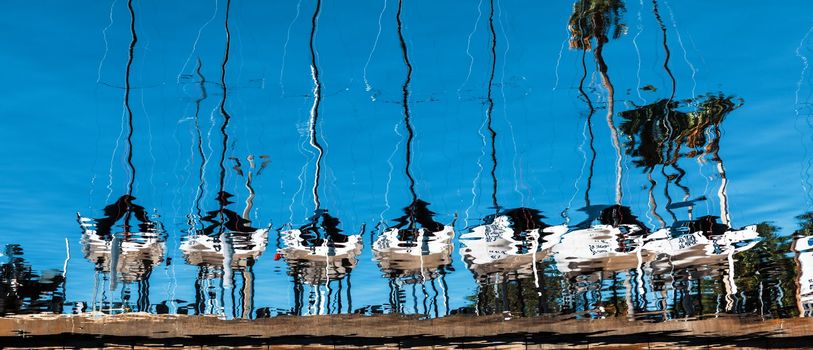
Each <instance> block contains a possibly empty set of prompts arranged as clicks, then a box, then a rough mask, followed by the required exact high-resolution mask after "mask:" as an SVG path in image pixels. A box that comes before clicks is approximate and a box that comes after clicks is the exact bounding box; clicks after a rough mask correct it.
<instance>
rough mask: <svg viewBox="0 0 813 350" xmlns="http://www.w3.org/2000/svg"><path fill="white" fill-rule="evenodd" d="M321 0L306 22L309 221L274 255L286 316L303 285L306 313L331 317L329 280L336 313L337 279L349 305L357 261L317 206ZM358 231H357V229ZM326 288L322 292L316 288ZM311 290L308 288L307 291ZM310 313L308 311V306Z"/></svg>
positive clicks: (349, 241)
mask: <svg viewBox="0 0 813 350" xmlns="http://www.w3.org/2000/svg"><path fill="white" fill-rule="evenodd" d="M321 7H322V2H321V0H317V1H316V4H315V6H314V12H313V16H312V20H311V33H310V41H309V48H310V56H311V62H310V68H311V78H312V79H313V90H312V92H313V104H312V106H311V110H310V118H309V120H308V129H309V130H308V131H309V133H308V134H309V141H310V145H311V147H312V148H313V150H314V152H315V154H316V160H315V162H314V163H315V164H314V174H313V187H312V195H313V204H314V214H313V216H311V218H310V220H309V223H307V224H305V225H303V226H301V227H300V228H299V229H290V230H286V231H283V232H281V233H280V235H281V236H282V239H283V242H284V244H285V247H284V248H282V249H280V250H278V256H279V257H283V258H284V259H285V262H286V263H287V264H288V273H289V274H290V275H291V276H292V277H293V282H294V294H295V297H294V298H295V301H294V303H295V305H294V307H293V310H292V313H294V314H296V315H300V314H302V306H303V298H304V291H303V288H302V287H303V284H307V285H310V286H312V287H314V288H315V293H312V294H311V297H312V298H311V303H310V305H309V307H308V314H324V313H331V312H332V309H331V302H330V298H331V297H333V296H332V295H331V294H332V289H331V288H332V287H331V282H333V281H338V286H339V291H338V292H337V293H336V297H337V299H336V300H335V301H336V302H337V304H338V305H337V309H338V311H341V308H342V307H341V300H342V295H341V288H342V280H344V279H346V280H347V285H348V287H347V301H348V309H351V308H352V305H350V280H349V277H350V272H351V271H352V270H353V268H354V267H355V266H356V264H357V263H358V261H357V258H356V257H357V256H358V255H359V254H360V253H361V234H354V235H344V234H342V233H341V230H340V229H339V219H338V218H335V217H333V216H331V215H330V214H329V213H328V211H327V209H324V208H323V207H322V202H321V200H320V197H319V185H320V182H321V176H322V158H323V157H324V155H325V151H324V149H323V147H322V145H321V143H320V142H319V133H318V130H317V127H318V125H319V112H320V105H321V102H322V82H321V80H320V71H319V66H318V60H317V52H316V47H315V37H316V33H317V24H318V19H319V12H320V11H321ZM362 230H363V229H362ZM323 286H324V287H325V288H326V289H327V294H326V295H325V291H324V290H322V287H323ZM312 291H313V290H312ZM314 307H315V308H316V310H313V308H314Z"/></svg>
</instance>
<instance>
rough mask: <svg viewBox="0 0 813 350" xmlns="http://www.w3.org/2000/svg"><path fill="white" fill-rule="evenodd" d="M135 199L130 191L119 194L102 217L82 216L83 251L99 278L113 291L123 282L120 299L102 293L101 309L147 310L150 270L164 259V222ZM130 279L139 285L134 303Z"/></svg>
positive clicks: (80, 222)
mask: <svg viewBox="0 0 813 350" xmlns="http://www.w3.org/2000/svg"><path fill="white" fill-rule="evenodd" d="M133 200H135V197H132V196H129V195H124V196H121V197H119V199H118V200H116V202H115V203H113V204H110V205H108V206H106V207H105V208H104V217H102V218H97V219H93V218H87V217H83V216H81V215H80V216H79V224H80V227H81V228H82V239H81V244H82V253H83V255H84V256H85V258H86V259H88V260H89V261H91V262H92V263H93V264H94V265H95V267H96V278H97V280H96V282H97V283H99V282H102V283H105V282H107V283H109V289H110V290H111V291H113V290H116V288H117V283H118V282H123V283H124V289H123V290H122V299H121V301H120V303H118V302H112V301H108V300H106V299H104V298H106V295H107V294H106V293H104V292H103V293H102V295H103V300H101V304H100V305H98V306H99V307H100V310H101V311H105V312H126V311H131V310H137V311H147V310H148V309H149V307H150V299H149V293H150V290H149V278H150V273H151V272H152V269H153V267H155V266H156V265H158V264H160V263H161V262H162V261H163V260H164V255H165V253H166V232H165V231H164V228H163V226H162V225H161V224H160V223H159V222H157V221H155V220H153V219H151V217H150V215H149V214H148V213H147V212H146V211H145V210H144V207H142V206H140V205H138V204H135V203H133ZM100 275H101V276H100ZM99 277H101V279H102V280H101V281H99ZM131 283H136V284H137V285H138V288H137V293H138V295H137V299H136V300H137V302H136V304H135V305H131V304H130V302H129V301H130V290H129V285H130V284H131ZM103 288H104V287H103ZM96 292H99V291H96ZM95 294H96V293H94V298H95ZM92 307H93V308H94V310H95V308H96V307H97V304H96V302H95V301H94V302H93V303H92Z"/></svg>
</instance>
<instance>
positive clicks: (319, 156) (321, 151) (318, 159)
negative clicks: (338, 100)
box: [308, 0, 324, 210]
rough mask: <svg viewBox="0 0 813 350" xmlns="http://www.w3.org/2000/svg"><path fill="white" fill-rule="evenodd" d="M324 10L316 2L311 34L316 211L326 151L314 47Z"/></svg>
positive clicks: (311, 131) (311, 117)
mask: <svg viewBox="0 0 813 350" xmlns="http://www.w3.org/2000/svg"><path fill="white" fill-rule="evenodd" d="M321 9H322V0H316V7H315V9H314V10H313V17H311V34H310V41H309V48H310V54H311V78H312V79H313V105H312V106H311V111H310V120H309V121H308V129H309V131H310V145H311V147H313V149H314V150H315V151H316V152H317V155H316V164H315V166H316V168H315V169H314V175H313V188H312V193H313V205H314V207H315V209H314V210H319V209H320V208H321V207H322V203H321V201H320V200H319V181H320V180H321V172H322V157H323V156H324V149H323V148H322V145H320V144H319V140H318V133H317V130H316V123H317V122H318V121H319V105H320V104H321V102H322V82H321V81H320V80H319V66H318V65H317V64H316V57H317V52H316V48H315V46H314V42H315V39H316V29H317V22H318V20H319V12H320V11H321Z"/></svg>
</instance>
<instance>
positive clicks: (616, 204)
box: [0, 0, 813, 320]
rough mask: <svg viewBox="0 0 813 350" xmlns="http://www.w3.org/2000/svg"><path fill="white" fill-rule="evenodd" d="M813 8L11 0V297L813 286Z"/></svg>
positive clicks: (544, 303)
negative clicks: (47, 0) (812, 106)
mask: <svg viewBox="0 0 813 350" xmlns="http://www.w3.org/2000/svg"><path fill="white" fill-rule="evenodd" d="M810 9H811V5H810V4H809V3H808V2H804V1H790V2H786V3H784V4H783V5H782V6H755V5H742V4H740V3H739V2H734V1H716V2H707V1H682V2H672V3H670V2H667V1H664V0H660V1H655V0H653V1H651V2H650V1H646V2H643V1H639V2H636V1H623V0H577V1H575V2H568V1H561V2H530V1H524V2H514V1H501V0H488V1H485V0H477V1H466V2H461V1H433V2H431V3H429V2H416V1H403V0H399V1H395V0H377V1H362V2H352V3H348V2H339V1H327V0H298V1H286V2H281V1H280V2H261V1H238V0H234V1H232V0H215V1H202V2H198V3H195V4H194V5H192V4H190V3H188V2H182V1H161V2H149V1H143V0H113V1H112V2H110V1H107V2H89V1H86V2H70V3H68V2H64V3H61V2H51V3H49V4H47V5H44V4H39V3H37V4H35V3H27V2H15V3H13V4H9V5H8V6H7V9H6V10H7V15H6V16H3V19H0V29H3V31H4V32H5V33H9V34H7V35H4V36H3V38H2V39H0V42H2V46H3V47H4V50H3V52H4V53H3V54H2V55H0V67H2V70H3V72H4V74H3V76H4V78H5V84H3V85H2V86H3V87H2V88H0V89H2V92H3V93H2V96H3V97H2V98H0V111H2V114H3V115H4V119H3V120H4V127H2V128H0V146H2V147H0V162H2V166H0V179H2V181H0V211H2V213H3V214H2V215H0V232H2V235H0V244H3V245H5V247H6V249H5V253H4V254H3V256H2V259H3V260H5V262H4V263H3V265H2V269H0V281H1V283H0V294H2V299H0V314H19V313H37V312H55V313H80V312H102V313H110V314H118V313H125V312H136V311H146V312H150V313H158V314H162V313H178V314H213V315H220V316H222V317H224V318H262V317H273V316H277V315H289V314H293V315H315V314H339V313H358V314H367V315H369V314H380V313H400V314H418V315H424V316H425V317H430V318H433V317H443V316H446V315H450V314H458V313H465V314H478V315H485V314H504V315H505V316H506V317H520V316H533V315H553V314H557V315H573V316H576V317H584V318H596V317H628V318H631V319H632V318H634V319H650V320H664V319H672V318H684V317H699V316H704V315H720V314H751V315H760V316H763V317H795V316H808V315H810V314H811V313H813V248H812V247H813V240H811V238H808V237H810V235H811V232H813V231H811V229H813V212H812V211H811V210H812V209H811V204H812V203H813V195H811V191H810V189H811V186H813V181H811V173H813V170H811V166H813V156H811V153H810V149H811V146H813V141H811V140H812V139H813V120H811V113H812V112H811V109H810V104H809V103H810V101H811V94H813V85H811V82H812V80H811V74H813V69H811V68H810V67H809V59H808V57H809V56H810V55H811V53H813V35H811V33H813V28H812V27H811V25H813V18H810V17H811V16H809V15H806V14H807V13H809V12H810ZM11 33H13V34H11Z"/></svg>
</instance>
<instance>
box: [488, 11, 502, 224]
mask: <svg viewBox="0 0 813 350" xmlns="http://www.w3.org/2000/svg"><path fill="white" fill-rule="evenodd" d="M490 5H491V7H490V12H489V15H488V27H489V30H490V31H491V72H490V73H489V77H488V93H487V102H488V109H487V110H486V120H487V122H486V123H487V126H488V132H489V133H490V134H491V164H492V165H491V181H492V186H493V188H492V192H491V203H492V205H493V207H494V210H496V211H499V209H500V205H499V204H498V203H497V131H496V130H494V127H493V125H492V118H491V117H492V114H493V112H494V97H493V95H492V92H493V91H492V90H493V86H494V72H495V71H496V70H497V33H496V31H495V30H494V0H490Z"/></svg>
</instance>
